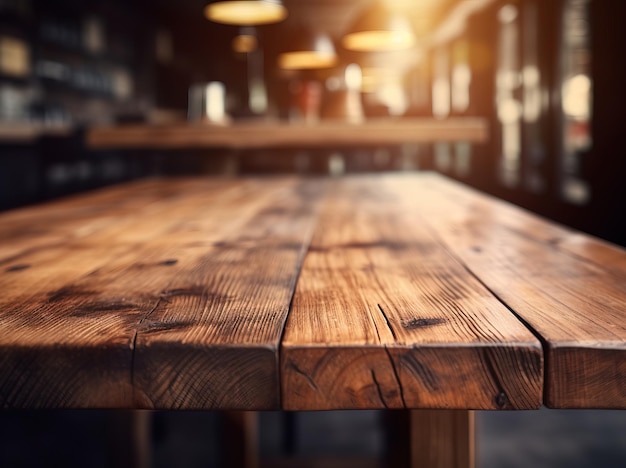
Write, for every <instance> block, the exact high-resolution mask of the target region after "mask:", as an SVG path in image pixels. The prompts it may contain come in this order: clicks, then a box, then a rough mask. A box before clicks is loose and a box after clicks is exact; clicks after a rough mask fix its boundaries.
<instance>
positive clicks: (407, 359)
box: [400, 354, 439, 392]
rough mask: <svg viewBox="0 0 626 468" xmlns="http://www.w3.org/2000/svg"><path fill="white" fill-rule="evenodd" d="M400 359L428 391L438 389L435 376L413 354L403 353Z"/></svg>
mask: <svg viewBox="0 0 626 468" xmlns="http://www.w3.org/2000/svg"><path fill="white" fill-rule="evenodd" d="M400 359H401V361H402V363H403V364H404V365H405V366H406V367H407V369H408V370H409V371H410V372H411V373H412V374H413V375H414V376H415V377H416V378H418V379H419V380H420V381H422V382H423V383H424V385H425V386H426V388H427V389H428V390H429V391H431V392H436V391H438V390H439V383H438V382H437V376H436V375H435V374H434V373H433V372H432V371H431V370H430V369H429V368H428V367H427V366H425V365H424V364H422V363H421V362H420V361H418V360H417V358H416V357H415V356H414V355H413V354H405V355H403V356H402V357H401V358H400Z"/></svg>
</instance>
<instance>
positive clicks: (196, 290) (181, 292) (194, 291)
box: [161, 285, 208, 298]
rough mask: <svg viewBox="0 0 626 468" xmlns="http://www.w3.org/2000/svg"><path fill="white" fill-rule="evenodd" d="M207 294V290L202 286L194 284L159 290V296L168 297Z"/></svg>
mask: <svg viewBox="0 0 626 468" xmlns="http://www.w3.org/2000/svg"><path fill="white" fill-rule="evenodd" d="M207 294H208V292H207V291H205V289H204V288H203V287H202V286H199V285H194V286H189V287H186V288H173V289H165V290H163V291H162V292H161V297H163V298H170V297H180V296H196V297H197V296H200V297H202V296H206V295H207Z"/></svg>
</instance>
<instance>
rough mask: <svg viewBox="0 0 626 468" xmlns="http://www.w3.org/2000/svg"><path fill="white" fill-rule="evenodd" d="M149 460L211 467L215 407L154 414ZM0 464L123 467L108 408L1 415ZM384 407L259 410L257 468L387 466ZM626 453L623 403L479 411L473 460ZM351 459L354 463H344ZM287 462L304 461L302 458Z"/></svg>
mask: <svg viewBox="0 0 626 468" xmlns="http://www.w3.org/2000/svg"><path fill="white" fill-rule="evenodd" d="M150 418H151V424H152V428H151V440H152V443H153V446H152V450H151V463H150V466H154V467H156V468H166V467H178V468H210V467H220V466H228V465H224V464H223V463H222V462H221V460H222V457H223V455H222V452H223V444H222V442H221V437H220V431H219V427H220V426H219V422H220V421H219V418H220V414H216V413H210V412H156V413H151V415H150ZM0 419H1V422H2V424H1V425H0V441H1V442H0V466H3V467H40V466H54V467H57V466H58V467H67V468H73V467H76V468H79V467H81V468H82V467H84V468H91V467H93V468H100V467H101V468H105V467H112V466H124V465H123V463H124V461H123V460H124V457H125V455H127V454H124V453H119V450H120V447H121V445H116V444H115V440H116V439H115V437H114V435H115V434H114V433H112V432H114V431H119V422H120V421H119V418H116V415H115V414H114V413H113V412H110V411H63V412H59V411H55V412H49V411H39V412H24V411H20V412H9V413H3V414H2V418H0ZM382 419H383V414H382V412H379V411H331V412H303V413H299V414H298V418H297V419H296V420H295V424H294V425H293V427H291V426H290V427H291V429H292V430H293V429H295V430H293V431H292V432H291V433H290V434H289V436H287V434H285V429H286V427H285V426H286V424H285V419H284V414H282V413H261V416H260V427H261V431H260V441H261V443H260V453H261V455H262V463H261V466H267V467H272V466H276V467H278V466H286V465H284V464H283V465H281V464H280V463H281V461H280V460H284V459H285V458H286V457H289V458H290V459H291V460H294V459H295V460H300V461H302V463H304V462H306V461H307V460H309V461H310V460H320V459H322V460H328V461H327V462H326V463H323V462H322V463H321V464H318V465H315V466H335V465H331V464H330V463H331V462H330V460H333V461H335V463H340V462H341V461H343V462H344V465H336V466H353V467H363V466H384V465H382V464H381V463H382V462H379V460H380V461H382V460H384V459H385V447H386V442H385V437H386V436H385V433H384V430H383V425H382V424H381V422H382ZM625 461H626V415H625V414H624V412H619V411H595V410H582V411H578V410H576V411H574V410H547V409H543V410H539V411H524V412H510V411H508V412H478V413H477V464H476V466H477V467H479V468H529V467H533V468H596V467H603V468H621V467H623V466H624V462H625ZM348 463H351V464H348ZM289 466H301V465H299V464H298V463H296V464H292V465H289Z"/></svg>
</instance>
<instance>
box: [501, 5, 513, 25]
mask: <svg viewBox="0 0 626 468" xmlns="http://www.w3.org/2000/svg"><path fill="white" fill-rule="evenodd" d="M498 19H499V20H500V22H501V23H504V24H506V23H512V22H513V21H515V20H516V19H517V8H516V7H515V6H514V5H505V6H503V7H502V8H500V11H498Z"/></svg>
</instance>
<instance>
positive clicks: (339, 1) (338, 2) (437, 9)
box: [283, 0, 458, 39]
mask: <svg viewBox="0 0 626 468" xmlns="http://www.w3.org/2000/svg"><path fill="white" fill-rule="evenodd" d="M377 1H380V2H381V3H383V4H385V5H386V6H388V7H389V8H391V9H395V10H399V11H402V12H403V13H405V14H406V15H407V16H408V17H409V18H410V19H411V22H412V24H413V27H414V30H415V33H416V34H417V35H418V37H421V38H424V37H425V36H427V35H428V34H429V33H430V32H431V31H432V30H433V29H434V28H435V27H436V26H437V24H438V23H439V22H440V21H441V20H442V18H443V15H444V14H445V12H446V11H447V10H448V9H449V7H450V6H451V5H452V4H454V3H456V2H457V1H458V0H283V3H284V5H285V6H286V7H287V9H288V10H289V17H288V18H287V21H286V23H300V24H304V25H306V26H309V27H311V28H313V29H323V30H324V31H326V32H327V33H328V34H330V35H331V37H333V38H334V39H339V38H340V37H341V36H342V35H343V34H344V33H345V32H346V31H347V30H348V29H349V28H350V25H351V23H352V22H353V21H354V20H355V19H356V18H357V17H358V16H359V15H360V14H361V13H362V12H363V11H364V10H365V9H367V8H368V7H370V6H372V5H373V4H374V3H376V2H377Z"/></svg>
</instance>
